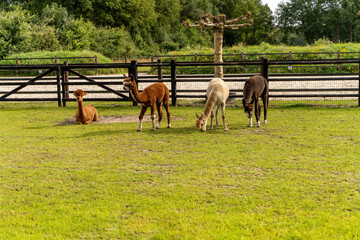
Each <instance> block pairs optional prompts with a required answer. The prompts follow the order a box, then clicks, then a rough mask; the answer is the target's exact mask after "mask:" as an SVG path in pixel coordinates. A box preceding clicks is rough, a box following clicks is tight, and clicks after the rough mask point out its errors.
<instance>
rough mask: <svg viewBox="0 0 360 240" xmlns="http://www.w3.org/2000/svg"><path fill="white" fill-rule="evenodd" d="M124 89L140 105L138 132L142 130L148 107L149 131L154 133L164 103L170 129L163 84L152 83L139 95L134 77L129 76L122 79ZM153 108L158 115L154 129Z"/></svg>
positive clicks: (166, 89)
mask: <svg viewBox="0 0 360 240" xmlns="http://www.w3.org/2000/svg"><path fill="white" fill-rule="evenodd" d="M124 89H125V90H127V91H129V92H130V94H131V96H132V97H133V99H134V100H135V101H136V102H137V103H139V104H140V105H141V112H140V115H139V128H138V131H141V129H142V121H143V118H144V114H145V112H146V109H147V108H148V107H150V109H151V122H152V128H151V130H153V131H155V129H158V128H159V127H160V123H161V119H162V116H163V112H162V109H161V104H162V103H164V107H165V110H166V113H167V120H168V128H170V127H171V123H170V108H169V95H170V93H169V89H168V88H167V87H166V86H165V84H163V83H160V82H159V83H154V84H152V85H150V86H148V87H146V88H145V89H144V90H143V91H142V93H139V91H138V89H137V86H136V82H135V79H134V76H133V75H131V76H130V77H128V78H125V79H124ZM155 106H156V107H157V111H158V114H159V118H158V123H157V126H156V128H155V117H156V115H155Z"/></svg>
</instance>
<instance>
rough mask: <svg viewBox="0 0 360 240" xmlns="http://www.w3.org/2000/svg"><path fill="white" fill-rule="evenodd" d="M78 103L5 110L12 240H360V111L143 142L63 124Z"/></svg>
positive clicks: (237, 116) (284, 113)
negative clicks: (60, 106) (61, 106)
mask: <svg viewBox="0 0 360 240" xmlns="http://www.w3.org/2000/svg"><path fill="white" fill-rule="evenodd" d="M68 105H69V106H68V107H66V108H58V107H57V106H56V103H45V104H43V103H42V104H40V103H0V136H1V137H0V239H359V238H360V148H359V146H360V109H359V108H325V107H306V106H284V107H276V108H271V109H269V113H268V124H267V125H263V126H262V127H261V128H255V127H253V128H248V127H246V125H247V122H248V120H247V118H246V116H245V114H244V113H243V110H242V109H240V108H239V107H228V108H227V109H226V116H227V125H228V127H229V129H230V131H229V132H224V131H223V129H222V126H219V127H216V128H215V130H212V131H209V130H208V131H207V132H205V133H202V132H200V131H199V130H197V129H195V128H194V124H195V113H201V111H202V109H203V108H202V107H189V106H178V107H171V111H172V114H173V117H174V121H173V122H172V129H167V128H165V127H166V124H165V122H163V123H162V128H161V129H159V130H157V131H155V132H153V131H150V127H151V123H150V122H144V124H143V131H142V132H136V129H137V126H138V123H137V122H130V123H112V124H92V125H75V124H61V122H63V121H64V120H67V119H69V118H72V117H73V116H74V115H75V112H76V105H75V103H69V104H68ZM93 105H94V106H95V107H97V109H98V111H99V113H100V115H103V116H120V115H138V114H139V112H140V109H139V108H138V107H131V106H130V105H131V104H130V103H121V104H119V103H98V102H96V103H93ZM147 114H150V113H149V112H147Z"/></svg>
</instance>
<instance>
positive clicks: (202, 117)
mask: <svg viewBox="0 0 360 240" xmlns="http://www.w3.org/2000/svg"><path fill="white" fill-rule="evenodd" d="M200 120H201V121H202V120H204V113H202V114H201V117H200Z"/></svg>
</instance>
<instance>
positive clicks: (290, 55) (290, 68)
mask: <svg viewBox="0 0 360 240" xmlns="http://www.w3.org/2000/svg"><path fill="white" fill-rule="evenodd" d="M291 59H292V53H291V51H290V52H289V60H291ZM288 70H289V72H292V66H291V64H289V67H288Z"/></svg>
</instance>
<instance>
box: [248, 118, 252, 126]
mask: <svg viewBox="0 0 360 240" xmlns="http://www.w3.org/2000/svg"><path fill="white" fill-rule="evenodd" d="M248 127H252V118H249V125H248Z"/></svg>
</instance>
